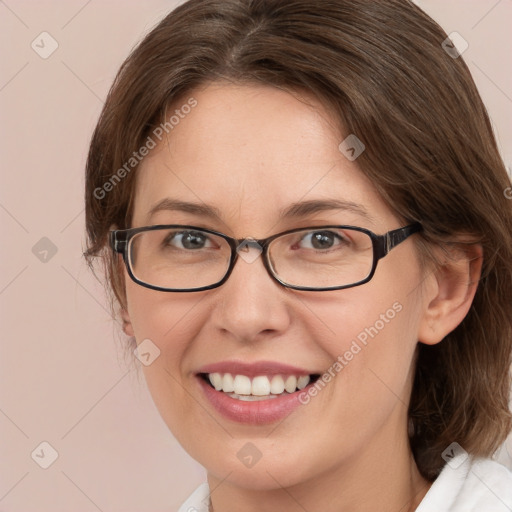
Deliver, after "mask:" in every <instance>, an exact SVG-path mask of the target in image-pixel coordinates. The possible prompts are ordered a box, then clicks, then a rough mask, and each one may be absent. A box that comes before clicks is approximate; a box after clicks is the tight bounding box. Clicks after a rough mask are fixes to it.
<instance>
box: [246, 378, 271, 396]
mask: <svg viewBox="0 0 512 512" xmlns="http://www.w3.org/2000/svg"><path fill="white" fill-rule="evenodd" d="M251 394H252V395H254V396H265V395H270V382H269V380H268V378H267V377H265V376H264V375H263V376H262V377H254V379H252V388H251Z"/></svg>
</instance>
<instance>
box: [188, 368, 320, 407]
mask: <svg viewBox="0 0 512 512" xmlns="http://www.w3.org/2000/svg"><path fill="white" fill-rule="evenodd" d="M198 376H199V377H200V378H201V379H203V380H204V381H205V382H206V383H207V384H208V385H209V386H210V387H211V388H213V389H215V390H216V391H219V392H222V393H225V394H226V395H227V396H229V397H230V398H234V399H237V400H242V401H247V402H256V401H259V400H269V399H273V398H279V397H280V396H285V395H290V394H292V393H296V392H297V391H300V390H302V389H304V388H305V387H306V386H308V385H310V384H314V383H315V382H316V381H317V380H318V379H319V378H320V374H312V375H272V376H266V375H260V376H257V377H254V378H250V377H248V376H246V375H233V374H230V373H199V374H198Z"/></svg>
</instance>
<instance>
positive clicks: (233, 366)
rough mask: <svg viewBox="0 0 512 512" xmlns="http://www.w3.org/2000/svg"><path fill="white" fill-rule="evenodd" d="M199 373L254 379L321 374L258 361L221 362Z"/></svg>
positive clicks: (202, 369)
mask: <svg viewBox="0 0 512 512" xmlns="http://www.w3.org/2000/svg"><path fill="white" fill-rule="evenodd" d="M197 373H230V374H232V375H246V376H247V377H251V378H252V377H257V376H258V375H296V376H301V375H316V374H319V373H321V372H314V371H313V372H312V371H310V370H306V369H304V368H299V367H298V366H291V365H289V364H283V363H278V362H274V361H256V362H254V363H247V362H244V361H220V362H218V363H212V364H207V365H205V366H202V367H201V368H200V369H199V370H198V372H197Z"/></svg>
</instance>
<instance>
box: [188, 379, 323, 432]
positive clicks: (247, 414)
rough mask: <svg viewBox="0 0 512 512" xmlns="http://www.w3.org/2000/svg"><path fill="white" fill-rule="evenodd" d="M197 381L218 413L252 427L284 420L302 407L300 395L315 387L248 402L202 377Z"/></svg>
mask: <svg viewBox="0 0 512 512" xmlns="http://www.w3.org/2000/svg"><path fill="white" fill-rule="evenodd" d="M197 379H198V380H199V384H200V386H201V387H202V389H203V392H204V394H205V395H206V398H207V399H208V400H209V401H210V403H211V404H212V405H213V407H214V408H215V409H216V410H217V411H218V412H220V413H221V414H222V415H223V416H225V417H226V418H228V419H230V420H233V421H236V422H238V423H246V424H251V425H265V424H268V423H274V422H276V421H279V420H282V419H283V418H285V417H286V416H288V415H289V414H290V413H291V412H292V411H294V410H295V409H296V408H297V407H299V406H300V405H302V403H301V402H300V401H299V395H300V394H301V393H304V392H306V393H307V392H308V389H309V387H311V386H313V385H314V383H311V384H309V385H308V386H306V387H305V388H304V389H301V390H299V391H295V392H294V393H289V394H283V395H281V396H278V397H277V398H269V399H267V400H258V401H255V402H247V401H242V400H238V399H236V398H231V397H230V396H228V395H227V393H224V392H223V391H217V390H216V389H214V388H213V387H211V386H210V385H209V384H208V383H207V382H206V381H205V380H204V379H203V378H202V377H200V376H197Z"/></svg>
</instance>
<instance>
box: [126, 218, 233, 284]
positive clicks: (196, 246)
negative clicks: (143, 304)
mask: <svg viewBox="0 0 512 512" xmlns="http://www.w3.org/2000/svg"><path fill="white" fill-rule="evenodd" d="M128 254H129V262H130V266H131V269H132V273H133V275H134V276H135V277H136V278H137V279H138V280H139V281H142V282H144V283H146V284H149V285H152V286H158V287H160V288H168V289H178V290H182V289H194V288H201V287H203V286H211V285H212V284H215V283H218V282H219V281H220V280H222V278H223V277H224V275H225V274H226V272H227V270H228V267H229V261H230V255H231V248H230V246H229V244H228V243H227V241H226V240H225V239H224V238H222V237H220V236H216V235H213V234H211V233H207V232H205V231H200V230H194V229H184V228H172V229H155V230H151V231H142V232H141V233H137V234H136V235H135V236H134V237H133V238H132V239H131V240H130V245H129V251H128Z"/></svg>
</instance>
